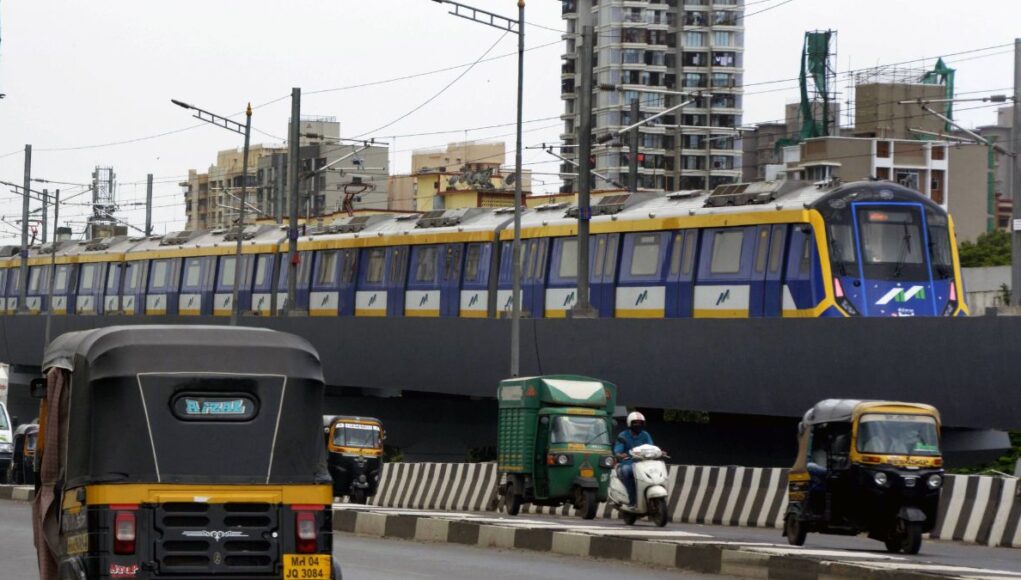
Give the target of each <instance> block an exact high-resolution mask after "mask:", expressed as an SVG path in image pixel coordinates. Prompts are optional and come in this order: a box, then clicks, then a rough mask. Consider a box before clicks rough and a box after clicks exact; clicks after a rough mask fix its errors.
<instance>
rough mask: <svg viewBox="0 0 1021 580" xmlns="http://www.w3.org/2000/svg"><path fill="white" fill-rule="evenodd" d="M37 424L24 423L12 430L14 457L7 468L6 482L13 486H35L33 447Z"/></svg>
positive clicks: (37, 431) (37, 428)
mask: <svg viewBox="0 0 1021 580" xmlns="http://www.w3.org/2000/svg"><path fill="white" fill-rule="evenodd" d="M38 433H39V425H38V423H35V422H32V423H26V424H24V425H21V426H19V427H18V428H17V429H15V430H14V455H13V457H12V459H11V464H10V465H9V466H8V467H7V481H8V482H10V483H13V484H14V485H34V484H35V467H34V463H33V462H34V461H35V446H36V440H37V438H38Z"/></svg>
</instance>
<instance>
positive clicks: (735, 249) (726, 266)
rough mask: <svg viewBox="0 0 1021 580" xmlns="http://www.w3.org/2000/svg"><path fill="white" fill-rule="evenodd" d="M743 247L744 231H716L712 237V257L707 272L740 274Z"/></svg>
mask: <svg viewBox="0 0 1021 580" xmlns="http://www.w3.org/2000/svg"><path fill="white" fill-rule="evenodd" d="M743 245H744V230H717V232H716V234H715V235H714V236H713V255H712V260H711V262H710V264H709V271H710V272H712V273H713V274H736V273H738V272H740V271H741V246H743Z"/></svg>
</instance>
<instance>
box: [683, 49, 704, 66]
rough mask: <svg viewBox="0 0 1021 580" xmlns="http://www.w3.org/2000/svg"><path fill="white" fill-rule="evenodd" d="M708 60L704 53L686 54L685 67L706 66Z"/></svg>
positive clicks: (684, 58) (684, 57)
mask: <svg viewBox="0 0 1021 580" xmlns="http://www.w3.org/2000/svg"><path fill="white" fill-rule="evenodd" d="M706 60H707V59H706V54H705V53H704V52H686V53H684V56H683V62H684V66H705V65H706Z"/></svg>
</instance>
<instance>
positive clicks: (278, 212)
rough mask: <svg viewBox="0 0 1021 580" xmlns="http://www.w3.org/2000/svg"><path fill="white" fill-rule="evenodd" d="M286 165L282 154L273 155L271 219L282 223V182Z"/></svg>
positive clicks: (283, 181) (284, 180)
mask: <svg viewBox="0 0 1021 580" xmlns="http://www.w3.org/2000/svg"><path fill="white" fill-rule="evenodd" d="M286 173H287V166H286V165H285V163H284V156H283V155H273V220H274V221H275V222H276V223H278V224H282V223H284V184H285V183H286V181H287V180H286V179H284V175H285V174H286Z"/></svg>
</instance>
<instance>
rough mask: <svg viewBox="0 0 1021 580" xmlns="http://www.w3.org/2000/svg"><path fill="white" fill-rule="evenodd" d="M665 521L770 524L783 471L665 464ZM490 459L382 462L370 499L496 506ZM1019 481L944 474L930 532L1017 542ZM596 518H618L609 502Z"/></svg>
mask: <svg viewBox="0 0 1021 580" xmlns="http://www.w3.org/2000/svg"><path fill="white" fill-rule="evenodd" d="M669 476H670V479H669V490H670V501H669V503H668V504H667V505H668V509H669V510H670V519H671V521H673V522H677V523H689V524H710V525H722V526H746V527H772V528H779V527H781V526H782V524H783V516H784V512H785V511H786V509H787V470H786V469H780V468H760V467H733V466H730V467H706V466H694V465H671V466H669ZM498 483H499V474H498V473H497V471H496V464H494V463H389V464H385V465H384V466H383V473H382V475H381V478H380V486H379V491H378V492H377V494H376V495H375V496H374V497H373V498H372V499H371V500H370V503H371V504H372V505H376V506H380V507H391V508H406V509H425V510H439V511H444V510H445V511H503V509H502V506H501V505H500V498H499V497H498V495H497V493H496V487H497V485H498ZM1019 493H1021V486H1019V485H1018V479H1016V478H1010V477H992V476H985V475H983V476H977V475H948V476H947V477H946V479H945V482H944V488H943V495H942V497H941V499H940V509H939V515H938V518H937V521H936V527H935V529H934V530H933V532H932V534H931V536H932V537H933V538H937V539H944V540H958V541H965V542H972V543H977V544H984V545H988V546H1004V547H1015V548H1021V497H1019ZM521 511H522V513H530V514H549V515H566V516H574V515H575V512H574V508H572V507H570V506H564V507H560V508H556V507H543V506H534V505H525V506H523V507H522V509H521ZM599 516H600V517H603V518H616V517H618V513H617V510H615V509H613V508H612V507H610V506H609V505H608V504H602V505H601V506H600V507H599Z"/></svg>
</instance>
